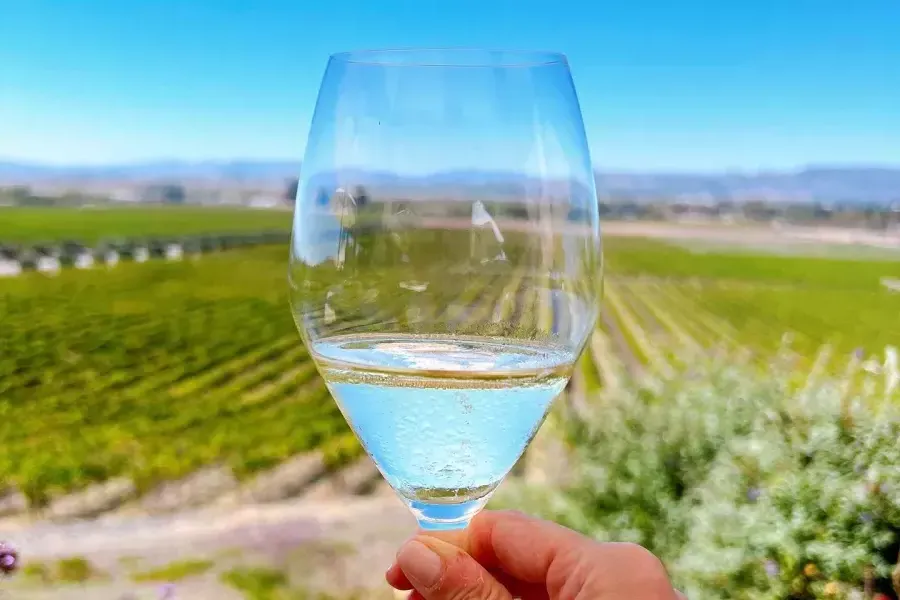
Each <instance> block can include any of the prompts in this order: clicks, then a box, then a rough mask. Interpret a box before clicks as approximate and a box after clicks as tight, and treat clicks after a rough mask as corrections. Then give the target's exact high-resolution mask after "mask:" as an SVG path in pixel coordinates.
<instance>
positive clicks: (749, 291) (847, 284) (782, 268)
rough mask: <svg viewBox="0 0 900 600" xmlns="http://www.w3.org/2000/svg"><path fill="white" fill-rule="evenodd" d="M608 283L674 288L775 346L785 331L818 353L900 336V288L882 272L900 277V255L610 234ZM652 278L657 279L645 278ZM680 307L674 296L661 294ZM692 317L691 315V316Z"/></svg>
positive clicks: (746, 339) (750, 340)
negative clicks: (701, 246) (873, 256)
mask: <svg viewBox="0 0 900 600" xmlns="http://www.w3.org/2000/svg"><path fill="white" fill-rule="evenodd" d="M605 246H606V252H607V257H608V260H607V266H608V273H609V274H610V277H609V285H611V286H613V287H615V286H616V285H622V284H628V285H631V286H634V288H633V289H635V290H637V295H638V296H639V297H640V296H641V295H642V294H655V293H657V292H656V291H653V290H652V288H654V287H655V286H657V285H659V286H661V287H662V289H663V292H665V291H666V290H671V291H672V292H674V293H676V294H678V295H680V296H688V297H690V298H691V299H693V300H694V301H695V303H696V305H697V306H696V307H697V308H699V309H700V310H704V311H706V312H707V313H708V314H710V315H713V316H715V317H717V318H720V319H722V320H723V321H724V322H726V323H728V324H730V325H731V326H732V327H733V329H734V330H735V332H736V334H737V336H738V341H740V342H742V343H744V344H745V345H747V346H750V347H760V348H768V349H771V348H773V347H774V346H777V344H778V342H779V340H780V338H781V335H782V334H783V333H785V332H788V331H792V332H795V333H797V334H799V339H798V344H799V348H800V349H801V350H802V351H803V352H805V353H813V354H814V353H815V351H816V350H817V348H818V347H819V346H820V345H821V344H823V343H831V344H834V345H835V346H836V347H837V348H838V349H839V350H840V351H842V352H846V353H848V352H850V351H852V350H853V349H854V348H857V347H862V348H864V349H866V350H868V351H870V352H878V351H880V350H881V349H883V348H884V346H885V345H888V344H897V343H900V319H897V315H898V314H900V294H896V293H891V292H889V291H888V290H886V289H885V288H884V286H883V285H882V284H881V283H880V279H881V277H884V276H895V277H896V276H900V261H886V260H881V259H879V260H860V259H857V258H815V257H798V256H775V255H771V254H765V253H762V254H749V253H747V252H741V253H732V252H718V253H701V254H696V253H693V252H690V251H688V250H685V249H684V248H680V247H677V246H674V245H671V244H667V243H664V242H659V241H654V240H642V239H624V238H610V239H608V240H607V241H606V244H605ZM648 278H649V280H650V282H651V283H650V284H647V285H645V284H644V283H643V281H646V280H647V279H648ZM659 301H660V302H662V303H665V304H664V306H665V307H666V308H671V309H673V310H674V311H675V312H676V313H677V312H678V305H677V303H674V304H673V302H672V301H671V300H670V299H667V298H660V300H659ZM686 318H690V315H687V316H686Z"/></svg>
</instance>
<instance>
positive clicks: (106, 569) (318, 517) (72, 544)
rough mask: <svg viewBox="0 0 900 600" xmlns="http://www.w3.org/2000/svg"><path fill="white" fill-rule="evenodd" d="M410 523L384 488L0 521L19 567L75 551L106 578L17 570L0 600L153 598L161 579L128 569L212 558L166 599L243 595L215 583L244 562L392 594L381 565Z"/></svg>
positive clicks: (313, 581) (327, 586)
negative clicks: (324, 496)
mask: <svg viewBox="0 0 900 600" xmlns="http://www.w3.org/2000/svg"><path fill="white" fill-rule="evenodd" d="M414 527H415V522H414V520H413V518H412V516H411V515H410V513H409V511H408V510H407V508H406V507H405V506H404V505H403V504H402V503H401V502H400V500H398V499H397V498H396V497H395V496H394V495H393V493H392V492H390V490H384V489H382V490H379V492H378V493H376V494H374V495H371V496H365V497H344V498H334V499H329V500H295V501H288V502H281V503H277V504H269V505H249V506H241V507H237V508H230V509H229V508H226V507H209V508H204V509H197V510H191V511H185V512H181V513H177V514H171V515H163V516H148V515H142V516H112V515H110V516H107V517H103V518H99V519H96V520H92V521H81V522H72V523H60V524H53V523H47V522H42V523H37V524H32V525H22V526H20V527H18V528H11V527H6V528H5V529H4V530H3V531H0V539H3V540H5V541H7V542H9V543H11V544H12V545H14V546H15V547H16V548H18V549H19V550H20V553H21V554H20V557H21V561H22V563H21V564H22V565H23V567H27V565H28V564H29V563H32V564H34V563H42V564H53V563H54V561H56V560H59V559H61V558H65V557H73V556H76V557H82V558H85V559H87V560H88V561H90V564H91V566H92V568H94V569H96V570H97V571H98V572H101V573H103V574H104V577H103V578H102V579H97V580H96V581H95V582H91V583H88V584H82V585H71V584H70V585H35V583H34V582H33V581H29V580H28V579H27V577H25V576H23V575H22V574H19V575H17V576H16V578H14V579H8V580H4V581H0V598H2V597H3V596H2V591H4V589H5V590H7V591H9V592H10V593H13V594H14V595H13V596H12V597H14V598H17V599H18V598H25V599H31V598H33V599H35V600H43V599H45V598H46V599H50V598H53V599H57V598H59V599H71V600H107V599H109V600H124V599H125V598H132V599H134V600H137V599H140V598H148V599H149V598H157V599H158V598H161V597H163V596H162V595H161V592H160V591H159V587H160V585H161V584H163V583H164V582H161V581H154V582H147V583H136V582H135V581H133V580H132V577H133V576H134V574H135V573H136V572H141V571H146V570H148V569H156V568H160V567H165V566H166V565H170V564H172V563H175V562H178V561H186V560H204V561H209V562H210V564H211V566H210V569H209V571H208V572H206V573H203V574H200V575H198V576H195V577H191V578H187V579H186V580H184V581H179V582H177V583H176V584H173V585H175V589H176V591H177V593H178V595H176V596H172V597H171V598H172V600H174V599H175V598H178V599H179V600H180V599H181V598H189V599H190V600H207V599H209V600H213V599H215V600H229V599H230V598H240V597H241V596H240V595H239V594H235V592H234V591H233V590H231V589H230V588H228V587H226V586H224V585H223V584H222V583H221V582H220V575H221V573H223V572H225V571H227V570H229V569H233V568H235V567H245V566H248V565H264V566H267V567H272V568H277V569H278V570H280V571H284V570H287V571H288V572H291V573H292V574H293V575H292V580H295V581H298V582H299V583H300V584H302V586H303V587H304V588H307V589H312V590H316V589H322V590H329V591H330V592H332V593H334V592H337V591H340V590H351V589H365V590H371V592H369V591H367V596H366V597H371V598H379V597H385V598H390V597H392V595H391V592H390V590H389V589H388V588H387V587H386V585H385V584H384V582H383V573H384V569H386V568H387V567H388V566H389V565H390V562H391V561H392V559H393V557H394V553H395V552H396V549H397V547H399V545H400V543H402V541H403V540H404V539H406V538H407V537H408V536H409V535H410V533H411V532H412V531H413V530H414ZM313 566H314V567H315V568H310V567H313ZM141 594H143V595H141ZM148 594H149V595H148Z"/></svg>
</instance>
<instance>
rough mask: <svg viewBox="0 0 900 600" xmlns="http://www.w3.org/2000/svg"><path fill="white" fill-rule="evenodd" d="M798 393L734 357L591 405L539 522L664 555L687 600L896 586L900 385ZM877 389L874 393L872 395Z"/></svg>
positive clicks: (825, 386) (828, 386) (779, 599)
mask: <svg viewBox="0 0 900 600" xmlns="http://www.w3.org/2000/svg"><path fill="white" fill-rule="evenodd" d="M845 389H846V388H845V386H844V382H842V381H839V380H830V379H822V380H810V381H809V382H807V385H805V386H803V387H802V388H801V389H799V390H798V389H797V387H796V385H795V377H794V373H793V371H792V370H791V366H790V364H789V362H787V361H785V360H784V359H783V357H779V358H778V359H777V360H774V361H772V363H771V368H770V374H769V377H767V378H760V377H758V374H757V372H756V371H755V370H752V369H748V368H747V367H746V366H743V365H742V364H741V361H740V360H739V359H736V357H734V356H723V357H721V358H720V359H715V360H710V361H695V362H694V365H693V366H692V367H691V368H688V369H686V370H683V371H680V372H677V373H676V374H675V375H674V376H673V377H671V378H668V379H658V380H656V382H655V384H654V385H651V386H636V385H628V386H626V387H625V388H623V389H617V390H614V391H606V392H603V393H601V394H599V395H598V396H597V397H595V398H593V399H592V406H593V408H594V412H593V415H594V416H593V417H591V418H588V419H587V420H586V421H579V422H576V423H573V424H572V425H571V428H570V430H569V436H570V439H569V441H570V443H571V447H572V448H573V452H574V455H575V456H574V460H572V461H571V462H572V464H575V465H576V467H575V472H574V477H573V482H572V483H571V484H570V485H567V486H566V487H565V489H563V490H562V491H561V492H559V493H551V494H550V495H540V496H538V497H537V498H538V499H537V500H535V502H536V504H535V506H536V507H538V509H539V511H540V512H543V514H545V515H546V516H549V517H551V518H554V519H556V520H558V521H560V522H562V523H563V524H566V525H568V526H571V527H573V528H575V529H578V530H580V531H583V532H586V533H588V534H590V535H592V536H594V537H596V538H598V539H603V540H622V541H633V542H636V543H639V544H642V545H644V546H646V547H648V548H649V549H650V550H652V551H653V552H655V553H656V554H657V555H659V556H660V557H662V558H663V560H664V562H666V564H667V566H668V567H669V569H670V572H671V574H672V576H673V578H674V580H675V582H676V584H677V585H678V586H680V587H681V588H682V589H683V590H684V591H685V592H686V593H687V595H688V597H690V598H691V599H692V600H704V599H717V598H718V599H726V598H728V599H737V600H742V599H746V600H750V599H754V600H765V599H771V600H786V599H788V598H792V599H802V598H825V597H829V598H859V597H861V596H860V594H862V590H863V587H864V585H865V582H866V577H867V576H866V573H867V572H868V570H869V569H870V568H871V573H872V576H871V583H872V584H873V585H874V586H875V587H876V588H877V589H879V590H880V591H882V592H885V593H887V592H889V591H890V589H891V583H890V574H891V570H892V568H893V566H894V565H895V564H896V562H897V553H898V548H900V496H898V494H897V490H900V450H898V446H897V439H898V435H900V406H898V402H897V398H896V391H895V392H894V395H893V396H885V395H884V394H883V393H877V394H876V393H871V394H869V395H863V394H854V395H847V394H845ZM877 389H883V388H881V387H880V386H879V387H878V388H877Z"/></svg>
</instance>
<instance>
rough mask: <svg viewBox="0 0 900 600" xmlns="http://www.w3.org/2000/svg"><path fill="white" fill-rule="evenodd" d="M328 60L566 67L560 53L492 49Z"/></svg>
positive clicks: (352, 53)
mask: <svg viewBox="0 0 900 600" xmlns="http://www.w3.org/2000/svg"><path fill="white" fill-rule="evenodd" d="M331 60H333V61H337V62H343V63H349V64H359V65H369V66H379V67H460V68H491V69H497V68H512V67H541V66H549V65H568V59H567V58H566V55H565V54H563V53H562V52H555V51H546V50H503V49H491V48H465V47H463V48H453V47H450V48H381V49H369V50H349V51H345V52H336V53H334V54H332V55H331Z"/></svg>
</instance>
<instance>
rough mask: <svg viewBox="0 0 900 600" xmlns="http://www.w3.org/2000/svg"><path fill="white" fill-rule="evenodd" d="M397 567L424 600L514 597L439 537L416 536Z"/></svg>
mask: <svg viewBox="0 0 900 600" xmlns="http://www.w3.org/2000/svg"><path fill="white" fill-rule="evenodd" d="M397 564H398V565H399V566H400V569H401V570H402V571H403V573H404V574H405V575H406V578H407V579H408V580H409V582H410V583H412V585H413V587H414V588H415V590H416V592H418V593H419V594H420V595H421V596H422V598H423V599H424V600H512V595H510V593H509V591H507V589H506V588H504V587H503V586H502V585H501V584H500V582H498V581H497V580H496V579H495V578H494V577H493V576H492V575H491V574H490V573H488V572H487V571H486V570H485V569H484V567H482V566H481V565H479V564H478V563H477V562H476V561H475V560H473V559H472V557H471V556H469V555H468V554H466V553H465V552H464V551H463V550H461V549H460V548H458V547H457V546H454V545H453V544H450V543H448V542H445V541H443V540H439V539H437V538H435V537H430V536H426V535H419V536H416V537H415V538H414V539H412V540H411V541H409V542H407V543H406V544H404V546H403V547H402V548H401V549H400V552H399V553H398V554H397Z"/></svg>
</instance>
